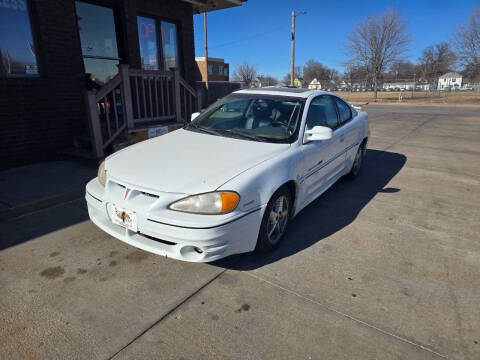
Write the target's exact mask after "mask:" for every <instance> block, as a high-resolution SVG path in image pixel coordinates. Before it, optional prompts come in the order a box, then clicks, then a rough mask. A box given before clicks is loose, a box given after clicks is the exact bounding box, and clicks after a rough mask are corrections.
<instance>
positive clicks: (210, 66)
mask: <svg viewBox="0 0 480 360" xmlns="http://www.w3.org/2000/svg"><path fill="white" fill-rule="evenodd" d="M212 74H213V65H208V75H212Z"/></svg>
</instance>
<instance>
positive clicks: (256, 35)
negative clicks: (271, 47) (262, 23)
mask: <svg viewBox="0 0 480 360" xmlns="http://www.w3.org/2000/svg"><path fill="white" fill-rule="evenodd" d="M288 27H290V25H288ZM286 28H287V25H281V26H278V27H275V28H273V29H270V30H269V31H264V32H261V33H257V34H254V35H251V36H248V37H246V38H243V39H238V40H234V41H230V42H228V43H223V44H219V45H214V46H209V49H217V48H221V47H225V46H229V45H233V44H238V43H240V42H244V41H248V40H251V39H255V38H258V37H262V36H265V35H269V34H272V33H274V32H276V31H278V30H281V29H286Z"/></svg>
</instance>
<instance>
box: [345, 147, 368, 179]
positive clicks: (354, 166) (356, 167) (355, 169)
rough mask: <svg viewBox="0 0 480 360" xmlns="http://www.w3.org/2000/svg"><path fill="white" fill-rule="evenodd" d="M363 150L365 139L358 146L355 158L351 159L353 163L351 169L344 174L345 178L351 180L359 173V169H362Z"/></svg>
mask: <svg viewBox="0 0 480 360" xmlns="http://www.w3.org/2000/svg"><path fill="white" fill-rule="evenodd" d="M365 150H366V149H365V141H363V142H362V143H361V144H360V146H359V147H358V150H357V153H356V154H355V160H354V161H353V164H352V169H351V170H350V172H349V173H348V174H347V175H346V177H347V178H349V179H352V180H353V179H355V178H356V177H357V176H358V174H359V173H360V170H361V169H362V164H363V159H364V157H365Z"/></svg>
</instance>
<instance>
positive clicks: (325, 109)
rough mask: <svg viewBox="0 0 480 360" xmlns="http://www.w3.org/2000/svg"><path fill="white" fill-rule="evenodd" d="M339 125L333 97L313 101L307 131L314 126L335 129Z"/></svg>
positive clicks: (323, 97)
mask: <svg viewBox="0 0 480 360" xmlns="http://www.w3.org/2000/svg"><path fill="white" fill-rule="evenodd" d="M337 124H338V119H337V110H336V109H335V103H334V100H333V99H332V97H331V96H328V95H323V96H319V97H317V98H315V99H313V100H312V102H311V103H310V107H309V109H308V114H307V123H306V125H307V129H308V130H310V129H312V128H313V127H314V126H327V127H329V128H332V129H333V128H334V127H335V126H337Z"/></svg>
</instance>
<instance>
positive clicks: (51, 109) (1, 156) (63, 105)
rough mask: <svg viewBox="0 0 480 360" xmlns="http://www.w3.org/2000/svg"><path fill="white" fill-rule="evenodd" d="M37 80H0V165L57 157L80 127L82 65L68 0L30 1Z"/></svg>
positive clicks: (70, 2) (72, 6)
mask: <svg viewBox="0 0 480 360" xmlns="http://www.w3.org/2000/svg"><path fill="white" fill-rule="evenodd" d="M30 5H31V11H30V13H31V18H32V30H33V36H34V40H37V41H36V46H37V48H38V50H39V51H38V52H39V59H38V60H39V62H38V63H39V66H40V72H41V75H40V76H39V77H27V78H0V124H1V126H0V167H1V168H7V167H12V166H17V165H22V164H26V163H31V162H35V161H41V160H47V159H51V158H55V157H56V156H57V150H58V149H60V148H62V147H63V148H64V147H67V146H69V145H71V143H72V137H73V134H74V133H75V132H76V131H80V130H81V127H82V126H83V119H84V109H83V102H82V97H81V90H80V89H82V88H83V82H84V78H83V76H84V75H83V64H82V59H81V58H80V56H78V55H77V56H75V55H76V54H79V52H80V45H79V40H78V34H77V31H76V27H75V26H72V24H73V25H75V24H76V20H75V13H74V3H73V1H41V0H33V1H30Z"/></svg>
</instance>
